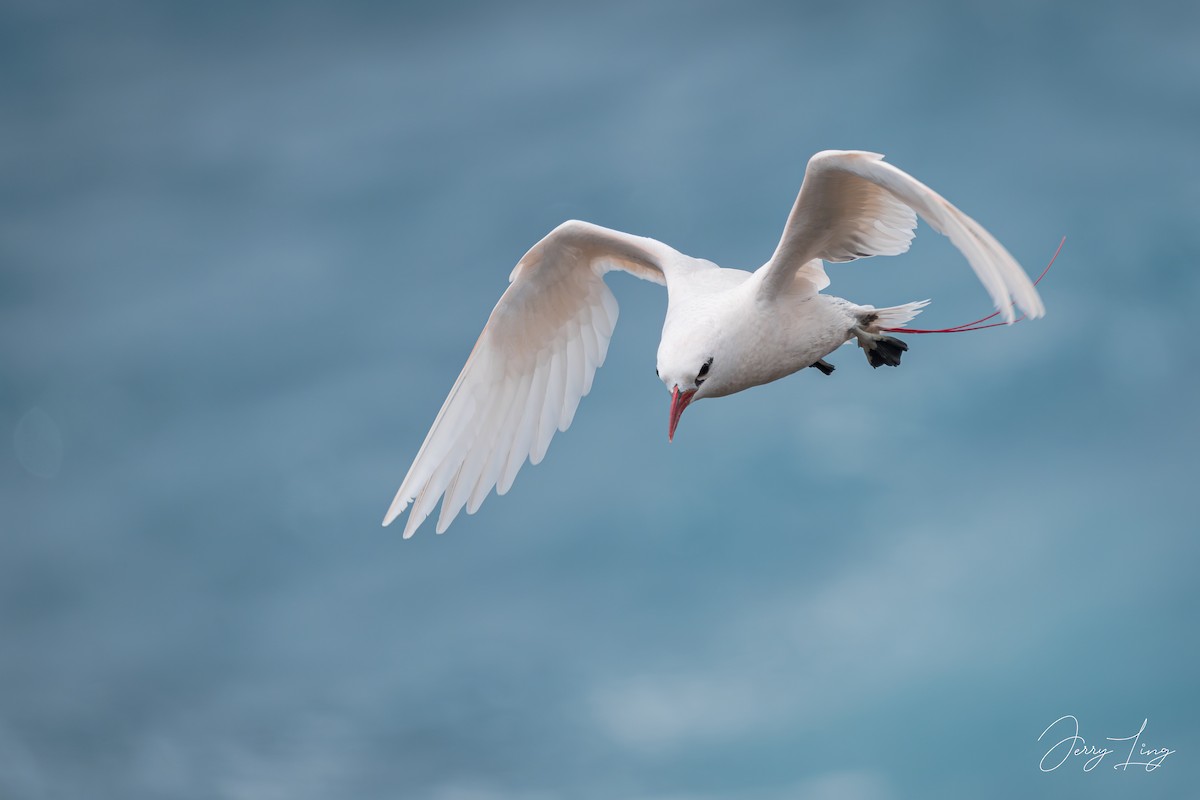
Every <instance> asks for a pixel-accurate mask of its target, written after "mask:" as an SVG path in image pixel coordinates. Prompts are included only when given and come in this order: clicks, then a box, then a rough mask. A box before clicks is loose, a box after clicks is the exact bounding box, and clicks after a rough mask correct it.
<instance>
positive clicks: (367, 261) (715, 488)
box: [0, 0, 1200, 800]
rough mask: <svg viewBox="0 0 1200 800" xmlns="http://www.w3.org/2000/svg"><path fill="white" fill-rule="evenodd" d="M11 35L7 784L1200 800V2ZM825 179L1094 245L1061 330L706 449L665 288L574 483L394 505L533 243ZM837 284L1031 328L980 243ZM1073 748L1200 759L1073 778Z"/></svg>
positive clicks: (813, 392) (705, 796)
mask: <svg viewBox="0 0 1200 800" xmlns="http://www.w3.org/2000/svg"><path fill="white" fill-rule="evenodd" d="M0 20H2V26H0V115H2V116H0V119H2V125H0V175H2V176H3V177H2V179H0V209H2V213H0V431H2V432H4V439H3V440H2V441H3V443H4V444H3V447H0V512H2V513H0V519H2V522H0V524H2V526H3V527H2V531H0V796H2V797H4V798H21V799H22V800H24V799H26V798H28V799H29V800H36V799H38V798H74V797H93V798H98V797H104V798H110V797H111V798H168V797H169V798H246V799H248V800H249V799H252V798H253V799H258V798H263V799H266V800H270V799H272V798H333V797H346V798H430V799H431V800H501V799H503V800H509V799H510V798H511V799H513V800H551V799H552V798H583V799H584V800H590V799H591V798H596V799H597V800H600V799H604V800H608V799H609V798H631V799H635V800H668V799H669V800H725V799H731V798H738V799H739V800H740V799H742V798H747V799H748V800H784V799H785V798H818V800H823V799H824V798H841V799H843V800H845V799H848V800H894V799H896V798H906V797H978V798H1013V797H1024V798H1064V797H1065V798H1075V797H1078V798H1083V797H1087V798H1160V797H1161V798H1168V797H1170V798H1179V797H1183V796H1184V795H1185V794H1187V793H1188V792H1189V791H1194V790H1195V787H1196V786H1197V785H1200V691H1198V690H1197V688H1196V680H1195V676H1196V675H1197V674H1200V664H1198V662H1200V646H1198V642H1197V624H1196V620H1197V618H1200V588H1198V585H1197V582H1196V568H1197V565H1198V563H1200V546H1198V545H1197V539H1196V530H1197V524H1196V521H1195V520H1196V492H1197V486H1196V477H1197V474H1200V471H1198V469H1197V467H1198V464H1197V455H1196V448H1197V444H1198V443H1200V436H1198V434H1200V423H1198V422H1197V409H1198V408H1200V402H1198V401H1200V396H1198V395H1200V392H1198V387H1200V383H1198V379H1197V372H1196V368H1195V365H1196V358H1197V355H1196V353H1197V343H1196V338H1195V337H1196V333H1195V331H1196V324H1195V316H1194V315H1195V313H1196V307H1197V302H1198V301H1200V269H1198V266H1200V225H1198V224H1197V221H1198V220H1200V155H1198V147H1197V144H1198V142H1200V99H1198V98H1200V6H1198V5H1197V4H1195V3H1183V2H1180V3H1153V2H1150V3H1137V4H1134V3H1116V2H1095V3H1091V2H1089V3H1083V2H1077V3H1065V2H1064V3H1044V2H1035V1H1034V0H1017V1H1016V2H1005V3H998V2H986V3H983V2H965V3H964V2H950V1H949V0H947V1H946V2H936V1H933V0H929V1H925V2H916V3H905V4H891V3H871V4H861V5H860V4H832V5H831V4H826V3H778V4H774V3H752V2H751V3H737V4H734V3H682V2H680V3H671V2H612V3H604V4H595V5H593V6H583V5H577V6H574V7H566V6H563V5H561V4H555V3H525V4H520V5H519V6H513V7H508V6H504V7H502V6H501V5H500V4H488V3H445V4H438V5H435V4H428V5H421V6H415V5H411V4H406V3H382V2H341V3H327V4H314V3H303V2H258V3H249V4H248V3H234V2H209V3H199V2H196V3H187V2H164V3H150V2H146V3H127V2H108V3H87V2H69V1H68V0H62V1H60V0H54V1H53V2H42V1H40V0H39V1H38V2H34V0H24V1H17V0H9V2H6V3H4V6H3V12H2V17H0ZM824 148H863V149H870V150H875V151H879V152H883V153H886V154H887V155H888V157H889V159H890V160H891V161H892V162H893V163H895V164H897V165H899V166H901V167H902V168H904V169H906V170H908V171H910V172H912V173H913V174H914V175H916V176H917V177H918V178H919V179H921V180H923V181H924V182H926V183H928V184H929V185H931V186H933V187H934V188H935V189H937V190H938V191H940V192H942V193H943V194H945V195H946V196H947V197H948V198H949V199H950V200H951V201H952V202H954V203H956V204H958V205H959V206H960V207H961V208H963V209H964V210H966V211H967V212H968V213H969V214H971V215H973V216H975V217H976V218H977V219H979V220H980V221H981V222H982V223H983V224H984V225H985V226H987V227H988V228H989V229H990V230H991V231H992V232H993V233H995V234H996V236H997V237H998V238H999V239H1000V240H1001V241H1003V242H1004V243H1005V244H1006V245H1007V246H1008V248H1009V249H1010V250H1011V251H1012V252H1013V253H1014V254H1015V255H1016V256H1017V258H1018V259H1019V260H1020V261H1021V262H1022V263H1023V264H1024V265H1025V266H1026V268H1027V269H1028V270H1029V271H1030V272H1033V273H1035V274H1036V272H1037V271H1040V269H1041V267H1042V266H1044V264H1045V263H1046V261H1047V260H1048V259H1049V257H1050V255H1051V254H1052V253H1053V251H1054V248H1055V247H1056V246H1057V244H1058V241H1059V238H1060V237H1061V236H1063V235H1066V236H1067V237H1068V241H1067V245H1066V247H1065V249H1064V251H1063V254H1062V256H1061V257H1060V259H1059V261H1058V263H1057V264H1056V266H1055V268H1054V270H1053V271H1052V272H1051V273H1050V275H1049V277H1048V279H1047V280H1046V282H1045V283H1043V284H1042V288H1043V296H1044V298H1045V301H1046V304H1047V306H1048V308H1049V315H1048V316H1047V317H1046V319H1044V320H1041V321H1038V322H1036V323H1022V324H1020V325H1018V326H1017V327H1015V328H1011V329H997V330H991V331H986V332H982V333H976V334H971V335H963V336H925V337H917V336H911V337H909V342H910V345H911V347H912V349H911V352H910V353H909V354H908V355H907V356H906V358H905V362H904V366H903V367H902V368H900V369H896V370H882V369H881V370H871V369H870V368H869V367H868V365H867V364H866V362H865V360H864V359H863V357H862V355H861V353H859V352H858V351H857V350H856V349H853V348H846V349H845V350H843V351H839V352H838V353H835V354H834V356H833V357H831V360H832V361H834V363H836V364H837V366H838V368H839V369H838V371H837V373H836V374H835V375H834V376H833V377H831V378H825V377H823V376H822V375H820V374H818V373H817V372H816V371H815V370H805V371H803V372H802V373H801V374H798V375H796V376H794V377H792V378H789V379H787V380H785V381H781V382H779V383H776V384H774V385H771V386H767V387H763V388H760V389H755V390H753V391H751V392H748V393H745V394H742V395H738V396H736V397H733V398H729V399H725V400H721V401H719V402H715V401H714V402H709V403H702V404H700V405H698V406H697V407H696V408H694V409H692V410H690V411H689V412H688V414H687V415H686V417H685V419H684V420H683V423H682V425H681V427H680V432H679V435H678V436H677V437H676V441H675V443H674V444H673V445H670V446H668V445H667V442H666V427H667V404H668V396H667V395H666V394H665V393H664V391H663V388H662V385H661V384H660V383H659V382H658V380H657V379H656V378H655V376H654V364H655V362H654V353H655V347H656V344H657V341H658V332H659V327H660V326H661V323H662V313H663V310H664V308H665V295H664V293H663V292H662V290H661V289H658V288H657V287H654V286H652V285H650V284H643V283H641V282H639V281H636V280H634V279H632V278H629V277H627V276H623V275H617V276H614V277H612V278H611V280H610V283H611V284H612V286H613V288H614V291H615V292H616V294H617V296H618V298H619V300H620V302H621V305H622V322H621V324H620V325H619V326H618V328H617V332H616V336H615V338H614V341H613V344H612V348H611V350H610V354H609V358H608V362H607V363H606V365H605V367H604V369H603V370H602V371H601V372H600V373H599V374H598V376H597V380H596V384H595V389H594V391H593V392H592V394H591V395H590V396H589V397H588V398H586V399H585V400H584V402H583V404H582V407H581V409H580V412H579V415H578V417H577V418H576V422H575V424H574V426H573V428H572V430H571V431H570V432H569V433H567V434H565V435H562V436H559V437H558V438H557V440H556V442H555V444H554V446H553V447H552V448H551V450H550V453H549V455H548V457H547V459H546V462H545V463H543V465H541V466H539V467H535V468H530V467H526V468H525V470H524V471H523V472H522V474H521V476H520V477H519V479H518V481H517V483H516V486H515V488H514V489H513V491H512V492H511V493H510V494H509V495H507V496H506V497H504V498H495V497H493V498H491V499H489V500H488V501H487V503H485V504H484V507H483V509H482V510H481V511H480V513H478V514H477V515H475V516H473V517H465V516H464V517H460V518H459V520H458V521H457V522H456V523H455V525H454V526H453V527H452V528H451V530H450V531H449V532H448V533H447V534H446V535H445V536H440V537H439V536H435V535H434V534H433V530H432V527H433V526H432V524H429V523H427V525H426V526H425V527H424V528H422V529H421V531H419V533H418V535H417V536H416V537H415V538H414V539H412V540H411V541H408V542H403V541H401V539H400V530H399V529H398V528H396V527H393V528H389V529H382V528H380V527H379V521H380V519H381V517H382V515H383V513H384V511H385V509H386V508H387V505H388V503H389V501H390V500H391V497H392V494H393V492H394V491H395V490H396V487H397V486H398V484H399V481H400V479H401V478H402V477H403V475H404V472H405V471H406V469H407V467H408V464H409V462H410V461H411V459H412V457H413V456H414V455H415V453H416V450H417V448H418V446H419V445H420V443H421V440H422V438H423V437H424V435H425V432H426V430H427V429H428V426H429V423H430V422H431V421H432V419H433V417H434V415H435V413H436V412H437V409H438V408H439V406H440V405H441V403H442V400H443V399H444V397H445V394H446V392H447V391H448V389H449V387H450V385H451V383H452V382H453V380H454V377H455V375H456V374H457V372H458V370H459V368H460V367H461V365H462V362H463V361H464V359H465V357H466V355H467V353H468V352H469V350H470V348H471V346H472V344H473V342H474V340H475V337H476V336H477V334H478V332H479V329H480V328H481V327H482V325H483V322H484V321H485V319H486V317H487V314H488V312H489V310H490V309H491V306H492V304H493V303H494V302H495V301H496V299H497V298H498V297H499V295H500V293H501V292H502V291H503V289H504V288H505V286H506V278H507V275H508V272H509V270H510V269H511V268H512V265H513V264H514V263H515V261H516V260H517V258H519V257H520V255H521V254H522V253H523V252H524V251H525V250H526V249H527V248H528V247H529V246H530V245H532V244H533V243H534V242H535V241H537V240H538V239H539V238H540V237H541V236H543V235H544V234H545V233H546V232H547V231H549V230H550V229H551V228H552V227H553V226H554V225H556V224H557V223H558V222H560V221H562V220H564V219H567V218H570V217H578V218H581V219H586V220H590V221H593V222H596V223H600V224H603V225H607V226H611V227H615V228H619V229H623V230H627V231H630V232H634V233H638V234H643V235H648V236H653V237H655V238H658V239H661V240H663V241H665V242H667V243H669V244H671V245H672V246H674V247H676V248H678V249H679V250H681V251H683V252H685V253H688V254H691V255H695V256H700V257H704V258H708V259H712V260H715V261H717V262H718V263H722V264H724V265H726V266H740V267H748V268H752V267H755V266H757V265H759V264H761V263H762V262H763V261H764V260H765V259H766V258H767V257H768V256H769V254H770V252H771V250H772V248H773V246H774V244H775V241H776V239H777V237H778V234H779V230H780V228H781V226H782V224H783V221H784V218H785V216H786V214H787V211H788V209H789V207H790V204H791V202H792V200H793V198H794V196H795V193H796V190H797V189H798V187H799V185H800V180H801V176H802V174H803V170H804V165H805V162H806V161H807V159H808V157H809V156H810V155H811V154H812V153H814V152H816V151H818V150H821V149H824ZM830 274H831V276H832V278H833V286H832V287H831V291H833V292H834V293H837V294H839V295H843V296H846V297H849V298H851V299H853V300H855V301H858V302H863V303H873V304H876V305H885V304H893V303H899V302H906V301H909V300H914V299H920V298H924V297H932V298H933V299H934V304H933V305H932V306H931V307H930V308H929V309H928V310H927V312H926V313H925V315H924V316H923V317H922V318H921V320H920V322H921V323H924V324H926V326H937V327H940V326H946V325H953V324H957V323H961V322H966V321H968V320H970V319H974V318H975V317H978V316H982V315H983V314H985V313H987V311H989V310H990V308H989V304H988V300H987V297H986V295H985V293H984V292H983V290H982V288H981V287H979V286H978V285H977V283H976V282H975V279H974V277H973V276H972V275H971V274H970V271H969V270H968V269H967V268H966V266H965V264H964V262H963V260H962V258H961V257H960V256H959V255H958V253H957V252H956V251H955V250H954V249H953V247H952V246H951V245H950V244H949V243H948V242H946V241H945V240H943V239H942V238H941V237H939V236H936V235H935V234H933V233H932V232H931V231H930V230H929V229H928V228H927V227H925V226H922V229H921V232H919V234H918V237H917V240H916V242H915V245H914V247H913V249H912V251H911V252H910V253H909V254H907V255H905V256H903V257H900V258H895V259H875V260H871V261H865V262H861V263H857V264H848V265H839V266H833V267H830ZM1064 714H1074V715H1076V716H1077V717H1078V718H1079V720H1080V724H1081V734H1082V735H1083V736H1085V737H1087V739H1088V742H1089V743H1097V744H1104V741H1103V740H1104V738H1105V737H1120V736H1128V735H1132V734H1133V733H1135V732H1136V730H1137V729H1138V727H1139V726H1140V724H1141V722H1142V720H1143V719H1145V718H1149V724H1148V726H1147V730H1146V732H1145V734H1144V735H1143V742H1144V743H1146V744H1148V745H1150V746H1153V747H1160V746H1166V747H1169V748H1171V749H1175V750H1177V751H1178V752H1177V753H1176V754H1175V755H1173V756H1171V757H1169V758H1168V759H1167V760H1166V761H1165V762H1164V764H1163V767H1162V768H1161V769H1159V770H1158V771H1156V772H1153V773H1149V774H1147V773H1146V772H1144V771H1128V772H1121V771H1117V770H1113V769H1111V765H1112V764H1114V763H1116V762H1117V759H1118V758H1120V756H1119V755H1118V756H1110V757H1109V758H1108V759H1107V760H1106V761H1105V762H1104V764H1103V766H1102V767H1100V768H1098V769H1096V770H1094V771H1092V772H1088V773H1084V772H1083V770H1082V765H1081V763H1079V762H1080V761H1081V759H1073V760H1072V761H1070V762H1068V763H1067V764H1066V765H1064V766H1063V767H1061V768H1060V769H1058V770H1055V771H1053V772H1048V773H1042V772H1040V771H1039V769H1038V761H1039V759H1040V758H1041V757H1042V754H1043V753H1044V752H1045V751H1046V750H1047V749H1048V748H1047V746H1046V744H1045V743H1044V742H1043V743H1041V744H1039V743H1038V741H1037V737H1038V735H1039V733H1041V732H1042V730H1043V729H1044V728H1045V727H1046V726H1047V725H1049V724H1050V723H1052V722H1053V721H1054V720H1055V719H1057V718H1058V717H1060V716H1062V715H1064ZM1062 735H1063V736H1065V735H1067V732H1063V733H1062ZM1060 738H1061V737H1060Z"/></svg>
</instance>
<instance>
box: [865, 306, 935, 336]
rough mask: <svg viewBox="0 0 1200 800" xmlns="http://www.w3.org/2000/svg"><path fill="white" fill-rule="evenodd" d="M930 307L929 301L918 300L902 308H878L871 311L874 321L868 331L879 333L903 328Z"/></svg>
mask: <svg viewBox="0 0 1200 800" xmlns="http://www.w3.org/2000/svg"><path fill="white" fill-rule="evenodd" d="M927 305H929V301H928V300H918V301H917V302H915V303H905V304H904V305H902V306H892V307H891V308H876V309H873V310H872V311H871V314H872V316H874V319H873V320H871V324H870V326H868V328H867V330H869V331H871V332H872V333H877V332H879V331H881V330H885V331H887V330H895V329H896V328H903V327H904V325H905V323H907V322H910V321H911V320H912V319H913V317H915V316H917V314H920V313H921V309H923V308H925V306H927Z"/></svg>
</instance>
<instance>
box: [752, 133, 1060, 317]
mask: <svg viewBox="0 0 1200 800" xmlns="http://www.w3.org/2000/svg"><path fill="white" fill-rule="evenodd" d="M918 214H919V215H920V216H921V218H922V219H924V220H925V221H926V222H927V223H929V225H930V227H932V228H933V229H934V230H936V231H937V232H939V233H941V234H943V235H945V236H947V237H949V239H950V241H951V242H953V243H954V245H955V246H956V247H957V248H958V249H959V250H960V251H961V252H962V254H963V255H964V256H966V258H967V262H968V263H969V264H970V265H971V268H972V269H973V270H974V271H975V274H976V276H977V277H978V278H979V281H980V282H981V283H982V284H983V286H984V288H985V289H987V292H988V294H989V295H990V296H991V298H992V302H993V303H994V304H995V306H996V308H997V310H999V311H1000V313H1001V314H1002V315H1003V316H1004V319H1005V320H1006V321H1008V322H1012V321H1013V319H1014V318H1015V315H1014V313H1013V310H1012V305H1013V303H1014V302H1015V303H1016V305H1017V307H1018V308H1020V309H1021V311H1023V312H1024V313H1025V314H1026V316H1029V317H1040V316H1042V315H1043V314H1044V313H1045V308H1044V307H1043V305H1042V301H1041V298H1040V297H1038V293H1037V289H1035V288H1034V286H1033V282H1032V281H1031V280H1029V276H1028V275H1026V274H1025V271H1024V270H1023V269H1021V266H1020V264H1018V263H1017V261H1016V259H1014V258H1013V257H1012V255H1010V254H1009V252H1008V251H1007V250H1005V249H1004V246H1003V245H1001V244H1000V242H998V241H996V239H995V237H993V236H992V235H991V234H990V233H988V232H987V231H986V230H984V228H983V226H981V225H980V224H979V223H978V222H976V221H975V220H973V219H971V218H970V217H968V216H967V215H966V214H964V213H963V212H962V211H959V210H958V209H957V208H955V207H954V206H953V205H951V204H950V202H949V201H947V200H946V199H945V198H944V197H942V196H941V195H939V194H938V193H937V192H935V191H933V190H932V189H930V188H929V187H928V186H926V185H925V184H923V183H921V182H920V181H918V180H917V179H915V178H913V177H912V176H911V175H909V174H908V173H906V172H903V171H901V170H899V169H897V168H896V167H894V166H892V165H891V164H888V163H886V162H885V161H883V156H881V155H879V154H877V153H866V152H861V151H853V150H826V151H824V152H821V153H817V154H816V155H815V156H813V157H812V158H811V159H809V162H808V167H807V169H806V170H805V172H804V183H803V185H802V186H801V187H800V193H799V195H798V196H797V197H796V203H795V205H794V206H793V207H792V212H791V214H790V215H789V216H788V221H787V224H786V225H785V226H784V231H783V236H782V238H781V239H780V241H779V246H778V247H777V248H776V249H775V253H774V255H772V256H771V260H770V261H768V262H767V263H766V265H764V266H763V267H762V268H761V269H760V270H759V274H760V280H761V283H760V287H761V291H762V292H763V293H765V294H766V295H767V296H775V295H777V294H779V293H781V292H783V291H785V290H786V289H787V288H788V287H789V286H790V285H791V284H792V282H793V280H795V278H796V277H797V271H800V270H803V269H804V268H805V267H806V265H807V264H809V263H811V261H812V260H813V259H820V260H823V261H835V262H836V261H850V260H853V259H856V258H864V257H867V256H874V255H897V254H899V253H903V252H905V251H906V250H908V247H909V244H910V243H911V242H912V238H913V234H914V229H915V227H916V222H917V215H918Z"/></svg>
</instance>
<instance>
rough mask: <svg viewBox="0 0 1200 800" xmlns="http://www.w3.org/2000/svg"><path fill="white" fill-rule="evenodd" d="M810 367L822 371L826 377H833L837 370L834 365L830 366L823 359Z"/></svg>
mask: <svg viewBox="0 0 1200 800" xmlns="http://www.w3.org/2000/svg"><path fill="white" fill-rule="evenodd" d="M808 366H809V367H811V368H812V369H819V370H821V372H823V373H824V374H826V375H832V374H833V370H834V369H835V367H834V366H833V364H830V363H829V362H828V361H826V360H825V359H823V358H821V359H817V363H815V364H809V365H808Z"/></svg>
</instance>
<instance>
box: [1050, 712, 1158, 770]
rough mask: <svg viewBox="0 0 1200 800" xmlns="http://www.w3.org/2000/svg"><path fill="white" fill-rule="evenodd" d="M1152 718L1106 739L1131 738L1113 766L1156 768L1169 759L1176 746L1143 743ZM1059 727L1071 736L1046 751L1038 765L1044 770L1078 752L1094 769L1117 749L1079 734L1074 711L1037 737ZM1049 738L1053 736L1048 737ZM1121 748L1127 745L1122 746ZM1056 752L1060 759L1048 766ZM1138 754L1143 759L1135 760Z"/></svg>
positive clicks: (1085, 766) (1126, 768)
mask: <svg viewBox="0 0 1200 800" xmlns="http://www.w3.org/2000/svg"><path fill="white" fill-rule="evenodd" d="M1149 722H1150V720H1149V719H1144V720H1142V727H1141V728H1138V732H1137V733H1135V734H1133V735H1132V736H1109V737H1106V741H1109V742H1129V743H1130V744H1129V755H1128V756H1127V757H1126V758H1125V760H1124V761H1122V762H1121V763H1120V764H1113V769H1119V770H1122V771H1127V770H1128V769H1129V768H1130V767H1144V768H1145V770H1146V772H1153V771H1154V770H1156V769H1158V768H1159V767H1161V766H1162V765H1163V762H1164V761H1166V760H1167V756H1169V755H1173V754H1174V753H1175V751H1174V750H1169V749H1167V748H1166V747H1158V748H1153V747H1147V746H1146V745H1144V744H1141V739H1142V734H1143V733H1145V732H1146V725H1147V724H1148V723H1149ZM1060 723H1061V728H1060V731H1068V732H1070V734H1071V735H1070V736H1067V737H1066V738H1065V739H1060V740H1059V741H1058V742H1057V743H1056V744H1055V745H1054V746H1053V747H1051V748H1050V749H1049V750H1047V751H1046V754H1045V755H1044V756H1042V760H1041V761H1039V762H1038V769H1040V770H1041V771H1042V772H1053V771H1054V770H1056V769H1058V768H1059V767H1061V766H1062V765H1063V764H1065V763H1066V762H1067V759H1069V758H1072V757H1075V756H1087V757H1088V758H1087V760H1086V761H1084V762H1083V771H1084V772H1091V771H1092V770H1093V769H1095V768H1096V767H1097V766H1099V765H1100V762H1101V761H1103V760H1104V758H1105V756H1109V755H1112V754H1113V753H1115V752H1116V750H1114V749H1112V748H1109V747H1101V746H1099V745H1094V744H1088V743H1087V739H1085V738H1083V737H1082V736H1080V735H1079V720H1078V719H1077V718H1076V717H1075V716H1074V715H1073V714H1064V715H1063V716H1061V717H1059V718H1058V719H1056V720H1054V722H1051V723H1050V724H1049V725H1048V726H1047V727H1046V730H1044V731H1042V735H1041V736H1039V737H1038V741H1039V742H1040V741H1042V739H1043V738H1044V737H1045V736H1046V734H1048V733H1050V731H1051V730H1052V729H1053V728H1055V727H1059V726H1060ZM1047 741H1050V739H1047ZM1122 752H1124V749H1123V748H1122ZM1055 754H1058V756H1059V759H1058V762H1057V763H1053V764H1052V765H1051V766H1046V763H1047V761H1050V760H1051V759H1052V758H1053V757H1054V756H1055ZM1135 758H1139V759H1142V760H1140V761H1135V760H1134V759H1135Z"/></svg>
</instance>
